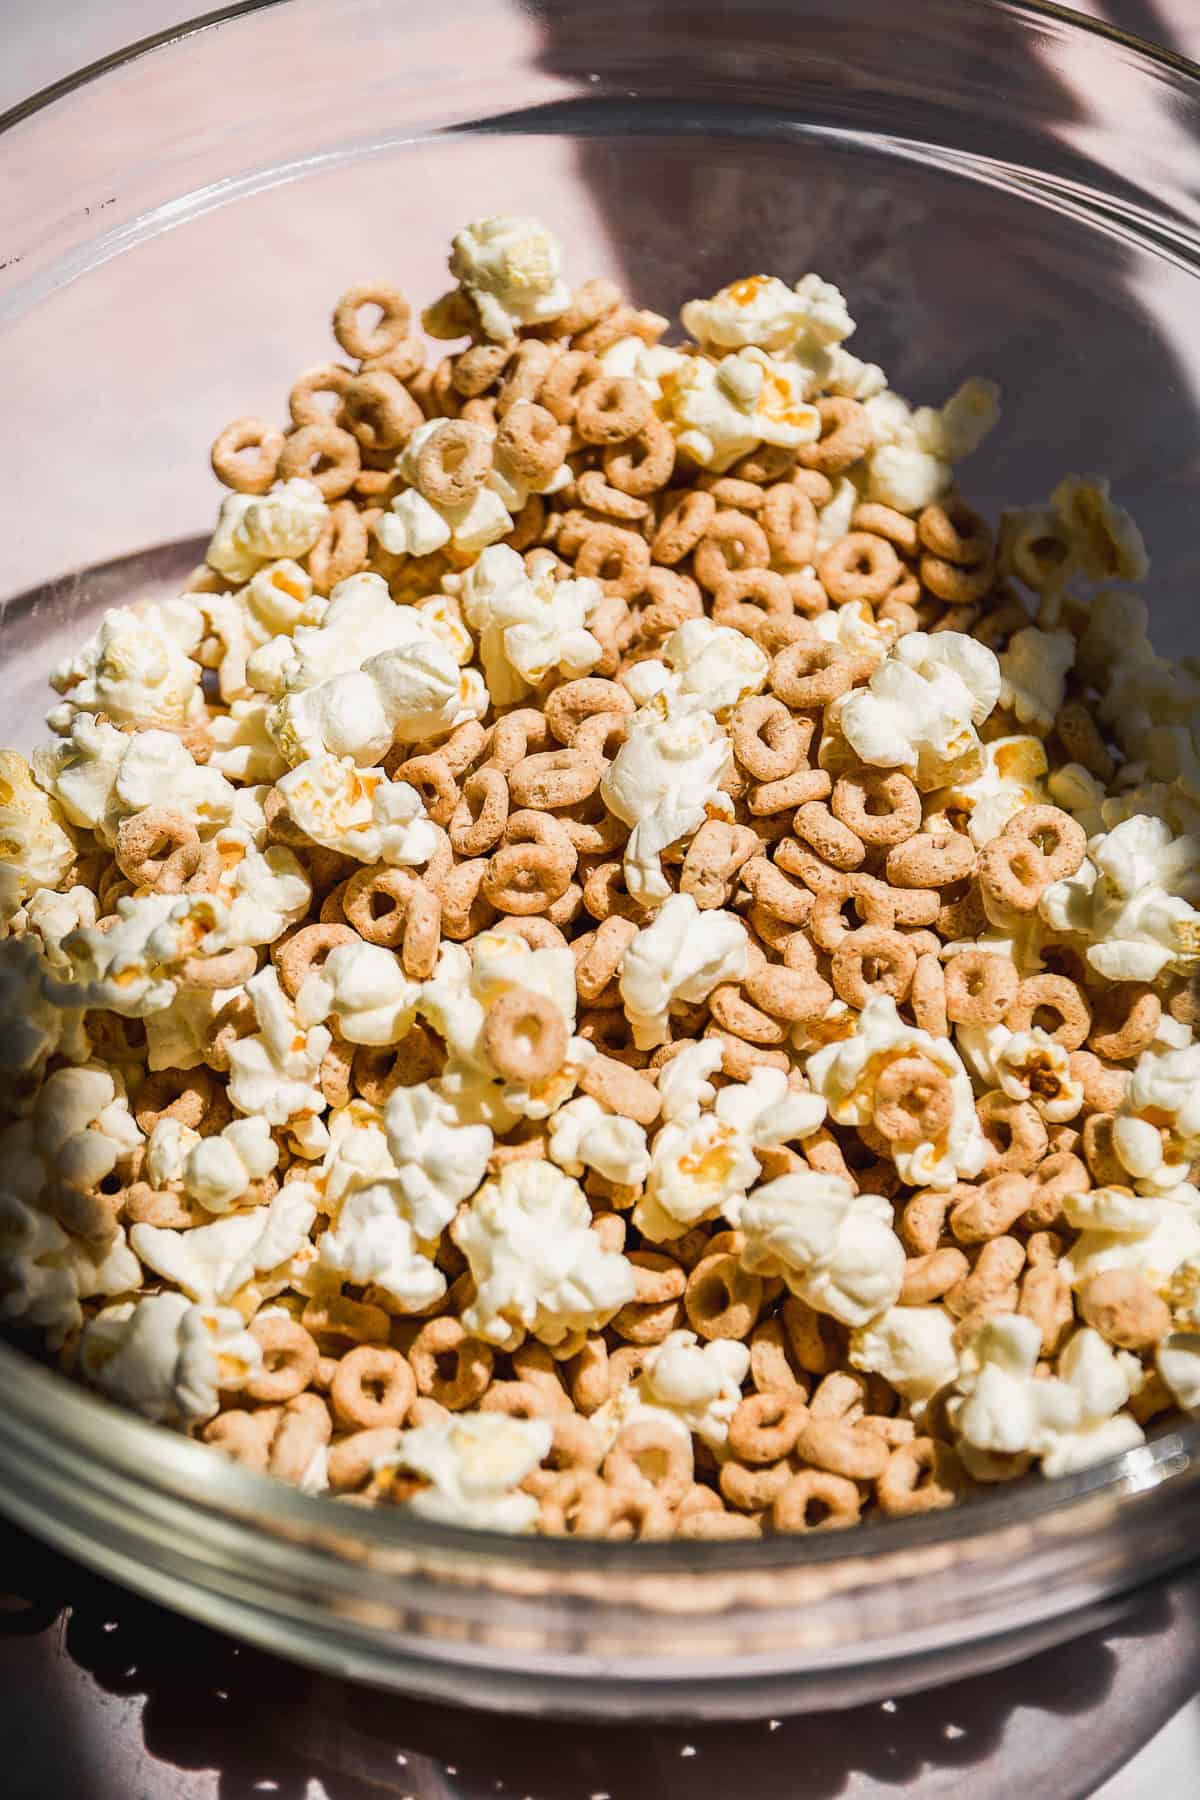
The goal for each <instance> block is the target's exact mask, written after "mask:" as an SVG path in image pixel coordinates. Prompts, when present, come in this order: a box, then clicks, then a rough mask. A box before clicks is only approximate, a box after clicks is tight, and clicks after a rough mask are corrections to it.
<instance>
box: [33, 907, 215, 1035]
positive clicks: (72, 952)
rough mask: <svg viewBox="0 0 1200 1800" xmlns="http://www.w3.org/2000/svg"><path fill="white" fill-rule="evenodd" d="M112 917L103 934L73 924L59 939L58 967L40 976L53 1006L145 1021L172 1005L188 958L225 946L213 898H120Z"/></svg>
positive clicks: (43, 987)
mask: <svg viewBox="0 0 1200 1800" xmlns="http://www.w3.org/2000/svg"><path fill="white" fill-rule="evenodd" d="M115 917H116V919H117V923H116V924H115V925H113V926H112V927H111V929H109V930H102V929H101V928H100V926H99V925H91V926H80V927H79V928H78V929H77V930H75V931H72V932H69V933H68V934H67V936H66V937H65V938H64V939H63V940H62V943H61V945H60V950H61V953H62V959H63V967H62V968H61V970H60V969H58V968H51V967H47V969H46V971H45V973H44V975H43V977H42V992H43V994H44V995H45V997H46V998H47V999H48V1000H50V1001H52V1002H53V1003H54V1005H56V1006H65V1007H101V1008H107V1009H108V1010H109V1011H111V1012H117V1013H122V1014H124V1015H125V1016H126V1017H127V1018H135V1019H136V1018H144V1017H145V1015H146V1014H147V1013H153V1012H158V1011H160V1010H161V1009H162V1008H163V1007H167V1006H170V1005H171V1003H172V1001H173V1000H174V998H175V994H176V983H177V981H178V980H179V979H180V977H181V974H182V971H183V965H184V964H185V963H186V962H187V960H188V959H189V958H191V957H194V956H199V957H204V956H208V955H214V954H217V953H218V952H220V951H222V950H224V949H226V948H228V942H227V939H226V937H225V925H226V920H227V914H226V909H225V906H224V904H223V903H222V902H221V901H220V900H218V899H216V898H215V897H214V896H212V895H208V894H185V895H176V894H141V895H137V896H132V897H131V896H128V895H127V896H125V897H123V898H122V899H120V900H118V901H117V905H116V914H115Z"/></svg>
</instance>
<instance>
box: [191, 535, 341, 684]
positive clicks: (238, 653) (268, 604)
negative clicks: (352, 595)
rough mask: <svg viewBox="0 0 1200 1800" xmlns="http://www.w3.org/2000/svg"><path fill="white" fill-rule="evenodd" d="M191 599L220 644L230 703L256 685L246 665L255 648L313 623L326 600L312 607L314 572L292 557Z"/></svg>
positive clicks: (221, 674)
mask: <svg viewBox="0 0 1200 1800" xmlns="http://www.w3.org/2000/svg"><path fill="white" fill-rule="evenodd" d="M189 598H191V599H192V600H194V602H195V606H196V608H197V609H198V610H199V611H200V612H201V613H202V615H203V619H204V623H205V626H206V627H207V631H208V634H209V635H210V636H212V637H215V638H216V639H217V640H218V641H219V643H220V646H221V657H220V661H219V662H218V663H217V685H218V688H219V690H220V694H221V698H222V700H224V701H226V702H231V701H233V700H236V699H239V698H244V697H245V695H246V694H247V692H248V690H249V688H250V687H251V686H252V683H251V682H250V680H249V676H248V675H247V672H246V664H247V662H248V660H249V658H250V657H251V656H253V654H254V653H255V651H257V650H261V649H263V647H264V646H265V645H267V644H270V643H271V642H272V641H273V640H275V639H276V638H279V637H281V636H282V637H287V636H290V635H291V633H292V632H293V631H294V630H295V628H296V626H297V625H299V624H301V623H313V622H315V621H314V620H313V617H312V614H313V612H314V611H318V612H319V611H321V610H323V609H324V607H325V606H326V605H327V602H326V601H325V600H323V599H321V598H319V597H318V600H317V605H316V608H314V607H313V605H312V601H313V585H312V577H311V576H310V575H309V574H308V573H307V571H306V570H304V569H302V568H301V567H300V564H299V563H297V562H293V561H292V560H291V559H290V558H284V559H282V560H281V561H279V562H272V563H267V564H266V565H265V566H264V567H263V568H261V569H259V570H258V571H257V573H256V574H254V575H252V576H251V578H250V580H249V581H248V582H247V583H246V584H245V586H244V587H240V588H238V589H237V590H236V591H235V592H233V593H230V594H196V595H193V596H189Z"/></svg>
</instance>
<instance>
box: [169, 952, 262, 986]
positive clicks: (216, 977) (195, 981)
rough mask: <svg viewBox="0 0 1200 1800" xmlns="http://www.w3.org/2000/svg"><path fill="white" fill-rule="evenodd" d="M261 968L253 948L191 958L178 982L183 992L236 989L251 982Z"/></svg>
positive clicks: (183, 966)
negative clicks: (258, 968) (254, 974)
mask: <svg viewBox="0 0 1200 1800" xmlns="http://www.w3.org/2000/svg"><path fill="white" fill-rule="evenodd" d="M257 967H258V956H257V953H256V952H255V951H254V950H253V949H252V948H251V946H250V945H249V944H246V945H242V946H240V947H239V948H237V949H235V950H225V951H222V953H221V954H220V955H219V956H189V957H186V958H185V959H184V961H183V962H182V963H180V965H179V968H178V970H177V972H176V976H175V979H176V980H177V981H178V983H179V985H180V987H181V988H201V989H209V990H211V989H215V988H234V987H241V985H242V984H243V982H246V981H249V979H250V977H251V976H252V975H253V973H254V971H255V969H256V968H257Z"/></svg>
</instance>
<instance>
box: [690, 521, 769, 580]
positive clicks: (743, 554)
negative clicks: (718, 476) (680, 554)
mask: <svg viewBox="0 0 1200 1800" xmlns="http://www.w3.org/2000/svg"><path fill="white" fill-rule="evenodd" d="M770 562H771V546H770V545H769V544H768V542H767V534H766V532H765V531H764V530H763V528H762V526H761V525H760V524H759V523H758V520H757V519H752V518H751V517H750V515H749V513H740V512H732V511H728V512H719V513H717V514H715V515H714V517H713V518H712V519H710V520H709V523H708V526H707V527H706V529H705V533H704V536H703V537H702V538H701V539H700V542H699V543H698V544H697V545H696V548H695V551H694V552H693V555H692V568H693V571H694V573H695V576H696V580H697V581H698V582H699V583H700V586H701V587H703V588H707V589H708V590H709V592H710V593H715V591H716V589H717V588H718V587H719V586H720V585H721V582H722V581H723V580H724V579H725V577H726V576H727V575H736V574H739V573H740V572H741V571H742V570H743V569H766V568H768V567H769V566H770Z"/></svg>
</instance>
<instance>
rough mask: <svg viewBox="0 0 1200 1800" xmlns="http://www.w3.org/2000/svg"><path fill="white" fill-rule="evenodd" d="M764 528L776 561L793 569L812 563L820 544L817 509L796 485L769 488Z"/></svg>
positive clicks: (765, 501) (778, 485) (763, 522)
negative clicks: (818, 541)
mask: <svg viewBox="0 0 1200 1800" xmlns="http://www.w3.org/2000/svg"><path fill="white" fill-rule="evenodd" d="M762 525H763V530H764V531H765V532H766V534H767V543H768V545H769V547H770V551H771V556H772V558H773V560H774V561H775V562H777V563H783V564H784V565H785V566H792V567H801V566H803V565H804V564H806V563H810V562H812V560H813V555H814V552H815V550H816V544H817V509H816V507H815V506H814V505H813V503H812V501H811V500H810V499H809V497H808V495H807V494H804V493H802V492H801V491H800V489H799V488H798V487H796V486H795V485H794V483H792V482H790V481H780V482H777V483H776V484H775V486H774V487H769V488H768V489H767V491H766V493H765V495H764V496H763V504H762Z"/></svg>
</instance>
